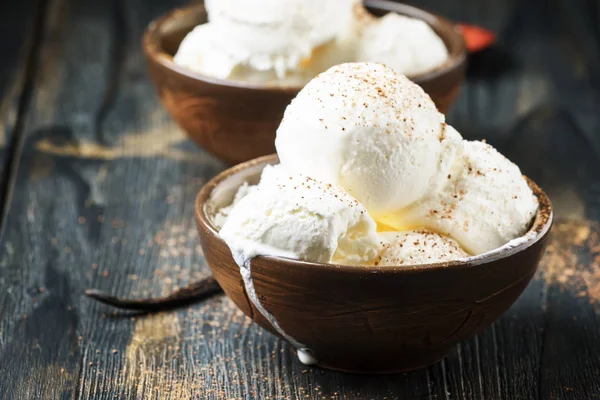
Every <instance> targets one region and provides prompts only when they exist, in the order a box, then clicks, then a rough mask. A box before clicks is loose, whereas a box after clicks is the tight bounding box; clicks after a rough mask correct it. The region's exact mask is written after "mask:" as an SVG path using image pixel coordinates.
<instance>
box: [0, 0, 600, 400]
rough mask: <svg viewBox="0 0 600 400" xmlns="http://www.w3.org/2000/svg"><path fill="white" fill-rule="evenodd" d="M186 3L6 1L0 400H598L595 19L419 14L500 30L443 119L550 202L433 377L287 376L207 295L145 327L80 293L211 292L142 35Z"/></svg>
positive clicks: (576, 2) (495, 12) (582, 4)
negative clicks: (514, 276) (478, 327)
mask: <svg viewBox="0 0 600 400" xmlns="http://www.w3.org/2000/svg"><path fill="white" fill-rule="evenodd" d="M183 3H184V1H183V0H179V1H167V0H105V1H94V0H18V1H10V0H9V1H4V2H3V5H2V7H1V9H2V11H1V12H0V32H1V36H0V37H1V39H0V53H1V54H2V58H1V59H0V96H1V97H0V121H1V125H0V129H1V130H0V144H1V147H2V149H1V151H0V195H1V196H0V198H1V200H0V202H1V205H2V207H3V208H2V216H1V218H2V219H1V229H2V231H1V238H0V240H1V243H0V398H2V399H4V398H6V399H36V398H39V399H71V398H78V399H79V398H85V399H92V398H93V399H114V398H118V399H129V398H139V399H142V398H143V399H188V398H194V399H511V400H512V399H538V398H539V399H594V398H600V318H599V316H600V224H599V223H598V220H599V219H600V6H599V3H598V2H597V1H592V0H590V1H585V0H581V1H580V0H551V1H550V0H548V1H546V0H531V1H518V0H507V1H505V0H485V1H480V0H460V1H459V0H455V1H443V0H427V1H425V0H423V1H421V2H417V4H420V5H423V6H424V7H427V8H429V9H431V10H434V11H438V12H441V13H443V14H445V15H447V16H449V17H451V18H454V19H457V20H462V21H466V22H472V23H477V24H481V25H483V26H485V27H488V28H490V29H492V30H494V31H495V32H497V33H498V34H499V42H500V43H499V45H498V46H497V47H496V48H494V49H490V50H488V51H486V52H485V53H483V54H479V55H477V56H475V57H474V58H473V59H472V60H471V64H470V68H469V74H468V81H467V83H466V85H465V86H464V88H463V89H462V92H461V94H460V97H459V99H458V101H457V103H456V105H455V106H454V108H453V109H452V111H451V112H450V113H449V115H448V120H449V122H450V123H451V124H453V125H454V126H455V127H456V128H457V129H458V130H459V131H460V132H461V133H462V134H463V135H464V136H465V137H466V138H469V139H481V138H486V139H487V140H488V141H489V142H490V143H492V144H493V145H495V146H497V147H498V148H499V149H500V150H501V151H502V152H503V153H505V154H506V155H507V156H509V157H510V158H511V159H513V160H514V161H515V162H516V163H517V164H519V165H520V166H521V167H522V170H523V171H524V172H525V173H526V174H528V175H529V176H531V177H532V178H533V179H535V180H536V181H537V182H538V183H539V184H540V185H541V186H542V187H543V188H545V189H546V191H547V192H548V193H549V194H550V197H551V198H552V200H553V202H554V205H555V208H556V216H557V218H556V224H555V227H554V229H553V239H552V242H551V244H550V247H549V249H548V252H547V254H546V256H545V258H544V260H543V262H542V265H541V267H540V270H539V271H538V274H537V275H536V277H535V279H534V280H533V281H532V282H531V284H530V285H529V287H528V288H527V290H526V291H525V293H524V294H523V295H522V296H521V298H520V299H519V300H518V301H517V302H516V303H515V304H514V306H513V307H512V308H511V309H510V310H509V311H508V312H507V313H506V314H505V315H504V316H503V317H502V318H501V319H500V320H498V321H497V322H496V323H495V324H494V325H493V326H492V327H490V328H489V329H487V330H486V331H485V332H483V333H482V334H480V335H478V336H476V337H475V338H473V339H471V340H469V341H467V342H464V343H461V344H460V345H458V346H457V347H456V348H455V350H454V351H453V352H452V353H451V354H449V355H448V357H447V358H446V359H445V360H444V361H443V362H441V363H439V364H437V365H434V366H432V367H430V368H427V369H424V370H421V371H416V372H411V373H406V374H400V375H388V376H357V375H346V374H342V373H336V372H330V371H325V370H321V369H318V368H310V367H306V366H303V365H301V364H300V363H299V362H298V361H297V360H296V358H295V357H294V356H293V355H292V353H291V351H290V347H289V346H288V345H286V344H284V343H282V342H281V341H279V340H277V339H275V338H274V337H273V336H272V335H270V334H268V333H266V332H264V331H263V330H261V329H259V328H258V327H257V326H256V325H254V324H251V323H250V321H249V320H248V319H247V318H245V317H244V315H242V314H241V312H240V311H238V310H237V309H236V308H235V306H234V305H233V304H232V302H231V301H229V300H228V299H227V298H225V297H224V296H217V297H215V298H212V299H211V300H208V301H205V302H203V303H200V304H195V305H192V306H190V307H187V308H184V309H179V310H177V311H173V312H163V313H158V314H154V315H149V316H139V315H133V314H115V313H113V310H111V309H109V308H107V307H106V306H103V305H100V304H98V303H95V302H92V301H90V300H88V299H87V298H85V297H84V296H83V291H84V289H85V288H90V287H93V288H99V289H105V290H110V291H111V292H113V293H116V294H120V295H136V296H137V295H139V296H142V295H144V294H149V293H154V294H159V293H164V292H167V291H170V290H172V289H173V288H175V287H178V286H182V285H185V284H186V283H188V282H189V281H191V280H194V279H198V278H199V277H202V276H206V275H207V274H209V271H208V267H207V265H206V263H205V261H204V258H203V256H202V251H201V249H200V248H199V246H198V241H197V237H196V232H195V226H194V220H193V200H194V197H195V195H196V193H197V192H198V190H199V189H200V187H201V186H202V184H203V183H204V182H206V181H207V179H209V178H210V177H211V176H213V175H215V174H216V173H217V172H219V171H220V170H222V169H223V168H224V167H225V166H224V165H223V164H222V163H220V162H219V161H217V160H216V159H215V158H213V157H212V156H210V155H209V154H207V153H205V152H203V151H202V150H201V149H198V148H196V147H195V146H194V145H193V144H191V143H190V142H189V141H188V140H187V139H186V138H185V136H184V134H183V132H182V131H181V130H180V129H179V128H178V127H176V126H175V125H174V124H173V122H172V121H171V120H170V119H169V117H168V115H167V114H166V112H165V111H164V110H163V108H162V107H161V106H160V104H159V103H158V99H157V96H156V95H155V93H154V91H153V88H152V86H151V84H150V83H149V81H148V78H147V76H146V71H145V63H144V59H143V56H142V53H141V50H140V37H141V34H142V31H143V29H144V27H145V25H146V24H147V23H148V22H149V21H150V20H151V19H152V18H154V17H156V16H158V15H159V14H161V13H163V12H165V11H167V10H168V9H170V8H172V7H174V6H177V5H180V4H183Z"/></svg>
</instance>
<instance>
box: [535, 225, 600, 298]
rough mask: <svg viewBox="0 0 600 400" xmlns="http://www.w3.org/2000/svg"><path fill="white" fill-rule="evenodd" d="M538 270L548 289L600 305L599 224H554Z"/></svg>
mask: <svg viewBox="0 0 600 400" xmlns="http://www.w3.org/2000/svg"><path fill="white" fill-rule="evenodd" d="M540 268H541V269H542V273H543V274H544V277H545V280H546V283H547V284H548V285H549V286H553V285H558V286H560V288H561V290H562V291H565V292H567V291H568V292H570V293H573V294H574V295H575V296H577V297H582V298H587V299H588V300H589V302H590V304H592V305H600V224H599V223H597V222H592V221H564V222H560V223H556V224H555V225H554V227H553V228H552V232H551V237H550V243H549V244H548V248H547V250H546V255H545V256H544V258H543V260H542V262H541V265H540Z"/></svg>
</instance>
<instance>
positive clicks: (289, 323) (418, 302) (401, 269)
mask: <svg viewBox="0 0 600 400" xmlns="http://www.w3.org/2000/svg"><path fill="white" fill-rule="evenodd" d="M277 162H278V160H277V156H275V155H271V156H266V157H261V158H258V159H255V160H252V161H249V162H246V163H244V164H240V165H238V166H236V167H233V168H231V169H228V170H226V171H224V172H223V173H221V174H220V175H218V176H217V177H215V178H214V179H212V180H211V181H210V182H209V183H208V184H206V186H205V187H204V188H203V189H202V190H201V191H200V194H199V195H198V198H197V200H196V221H197V224H198V231H199V233H200V239H201V243H202V248H203V249H204V254H205V256H206V260H207V261H208V264H209V265H210V267H211V269H212V272H213V274H214V276H215V278H216V279H217V281H218V282H219V284H220V285H221V287H222V288H223V290H224V291H225V293H226V294H227V296H229V298H231V299H232V300H233V302H234V303H235V304H236V305H237V306H238V307H239V308H240V309H241V310H242V311H243V312H244V313H245V314H246V315H247V316H249V317H250V318H252V319H253V320H254V321H255V322H256V323H257V324H259V325H260V326H262V327H263V328H265V329H267V330H268V331H270V332H271V333H274V334H277V333H276V331H275V329H274V328H273V327H272V326H271V324H270V323H269V322H268V321H267V320H266V319H265V318H264V317H263V316H262V315H261V313H260V312H259V311H258V310H257V309H256V308H255V306H254V305H253V304H252V302H251V301H250V300H249V299H248V297H247V295H246V292H245V289H244V284H243V281H242V278H241V275H240V272H239V268H238V266H237V265H236V263H235V262H234V260H233V258H232V256H231V253H230V251H229V248H228V247H227V245H226V244H225V242H224V241H223V240H221V239H220V238H219V235H218V232H217V228H215V226H214V225H213V223H212V222H211V219H210V217H209V214H210V212H209V209H211V207H213V206H216V207H218V206H220V205H223V204H229V202H230V201H231V199H232V197H233V194H234V193H235V191H236V189H237V187H238V186H239V185H240V184H241V183H243V182H244V181H248V182H250V183H256V182H257V181H258V179H259V177H260V172H261V171H262V169H263V168H264V166H265V165H267V164H273V163H277ZM530 186H531V188H532V190H533V191H534V193H535V194H536V195H537V197H538V199H539V201H540V209H539V211H538V214H537V216H536V218H535V221H534V223H533V225H532V227H531V230H530V232H529V234H528V235H532V237H531V238H530V240H528V241H526V242H523V243H521V244H518V245H516V246H515V247H512V248H509V247H506V246H505V247H503V248H500V249H497V250H494V251H492V252H489V253H486V254H485V255H482V256H478V257H471V258H470V259H467V260H466V261H454V262H449V263H436V264H422V265H414V266H397V267H395V266H387V267H364V266H363V267H361V266H344V265H332V264H315V263H308V262H302V261H298V260H291V259H285V258H280V257H263V256H259V257H256V258H254V259H253V260H252V262H251V271H252V277H253V280H254V286H255V290H256V293H257V297H258V298H259V299H261V301H262V305H263V306H264V307H265V309H266V310H267V311H268V312H269V313H271V314H272V315H273V316H274V317H275V319H276V320H277V321H278V323H279V325H280V326H281V328H282V329H283V330H284V332H286V333H287V334H288V335H290V336H291V337H293V338H294V339H295V340H297V341H298V342H300V343H303V344H305V345H306V346H307V347H308V348H310V349H311V350H312V351H313V353H314V356H315V358H316V359H317V360H318V365H320V366H322V367H325V368H330V369H335V370H341V371H349V372H361V373H389V372H400V371H407V370H412V369H417V368H421V367H425V366H427V365H430V364H432V363H435V362H436V361H438V360H440V359H441V358H442V357H444V355H445V354H446V353H448V351H449V350H450V349H451V348H452V346H454V345H455V344H456V343H457V342H459V341H461V340H465V339H467V338H469V337H471V336H473V335H475V334H476V333H478V332H480V331H482V330H483V329H485V328H486V327H488V326H489V325H490V324H491V323H492V322H493V321H494V320H496V319H497V318H498V317H499V316H500V315H501V314H502V313H504V312H505V311H506V310H507V309H508V308H509V307H510V306H511V304H513V302H514V301H515V300H516V299H517V298H518V297H519V295H520V294H521V292H523V290H524V289H525V287H526V286H527V284H528V282H529V280H530V279H531V277H532V276H533V274H534V273H535V270H536V268H537V266H538V263H539V261H540V258H541V256H542V254H543V252H544V249H545V246H546V241H547V239H548V232H549V230H550V226H551V225H552V206H551V204H550V201H549V200H548V197H547V196H546V194H544V192H543V191H542V190H541V189H540V188H539V187H538V186H537V185H536V184H535V183H533V182H531V181H530Z"/></svg>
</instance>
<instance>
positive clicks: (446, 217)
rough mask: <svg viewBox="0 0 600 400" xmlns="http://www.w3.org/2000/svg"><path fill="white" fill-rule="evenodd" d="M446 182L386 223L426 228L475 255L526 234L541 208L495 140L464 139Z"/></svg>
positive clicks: (407, 227) (517, 169)
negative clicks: (497, 148)
mask: <svg viewBox="0 0 600 400" xmlns="http://www.w3.org/2000/svg"><path fill="white" fill-rule="evenodd" d="M457 154H458V155H457V157H456V160H455V162H454V165H453V166H452V168H451V169H450V171H449V172H448V174H447V175H446V176H445V179H446V184H445V185H443V187H441V188H440V190H436V191H433V192H431V193H430V194H429V195H428V196H427V197H425V198H423V199H422V200H420V201H418V202H416V203H414V204H413V205H411V206H410V207H407V208H406V209H404V210H402V211H401V212H399V213H397V214H396V215H390V216H387V217H384V218H383V219H382V222H383V223H385V224H387V225H389V226H391V227H394V228H396V229H398V230H406V229H413V228H415V227H426V228H428V229H431V230H433V231H435V232H438V233H440V234H443V235H447V236H450V237H452V238H453V239H455V240H456V241H457V242H458V243H460V245H461V246H462V247H463V248H464V249H465V250H466V251H468V252H469V253H471V254H474V255H476V254H481V253H485V252H487V251H490V250H493V249H495V248H498V247H500V246H502V245H504V244H506V243H507V242H509V241H510V240H512V239H514V238H517V237H519V236H521V235H523V234H524V233H525V232H526V231H527V229H528V228H529V225H530V223H531V221H532V218H533V216H534V215H535V213H536V211H537V208H538V201H537V198H536V197H535V196H534V194H533V192H532V191H531V189H530V188H529V186H528V184H527V181H526V180H525V178H524V177H523V175H522V174H521V171H520V170H519V167H517V166H516V165H515V164H513V163H512V162H511V161H510V160H508V159H507V158H506V157H504V156H503V155H502V154H500V153H499V152H498V151H497V150H496V149H494V148H493V147H492V146H490V145H489V144H486V143H483V142H478V141H466V140H465V141H463V142H462V144H461V147H460V150H459V151H458V153H457Z"/></svg>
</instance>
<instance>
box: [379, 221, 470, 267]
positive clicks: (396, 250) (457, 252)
mask: <svg viewBox="0 0 600 400" xmlns="http://www.w3.org/2000/svg"><path fill="white" fill-rule="evenodd" d="M380 238H381V244H382V246H383V250H382V252H381V254H380V256H379V258H378V259H377V260H376V261H375V263H374V264H375V265H381V266H386V265H388V266H390V265H415V264H428V263H436V262H443V261H452V260H458V259H462V258H466V257H469V254H468V253H467V252H465V251H464V250H463V249H462V248H461V247H460V245H459V244H458V243H456V241H455V240H453V239H451V238H449V237H446V236H442V235H439V234H437V233H434V232H431V231H428V230H425V229H419V230H414V231H407V232H382V233H380Z"/></svg>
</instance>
